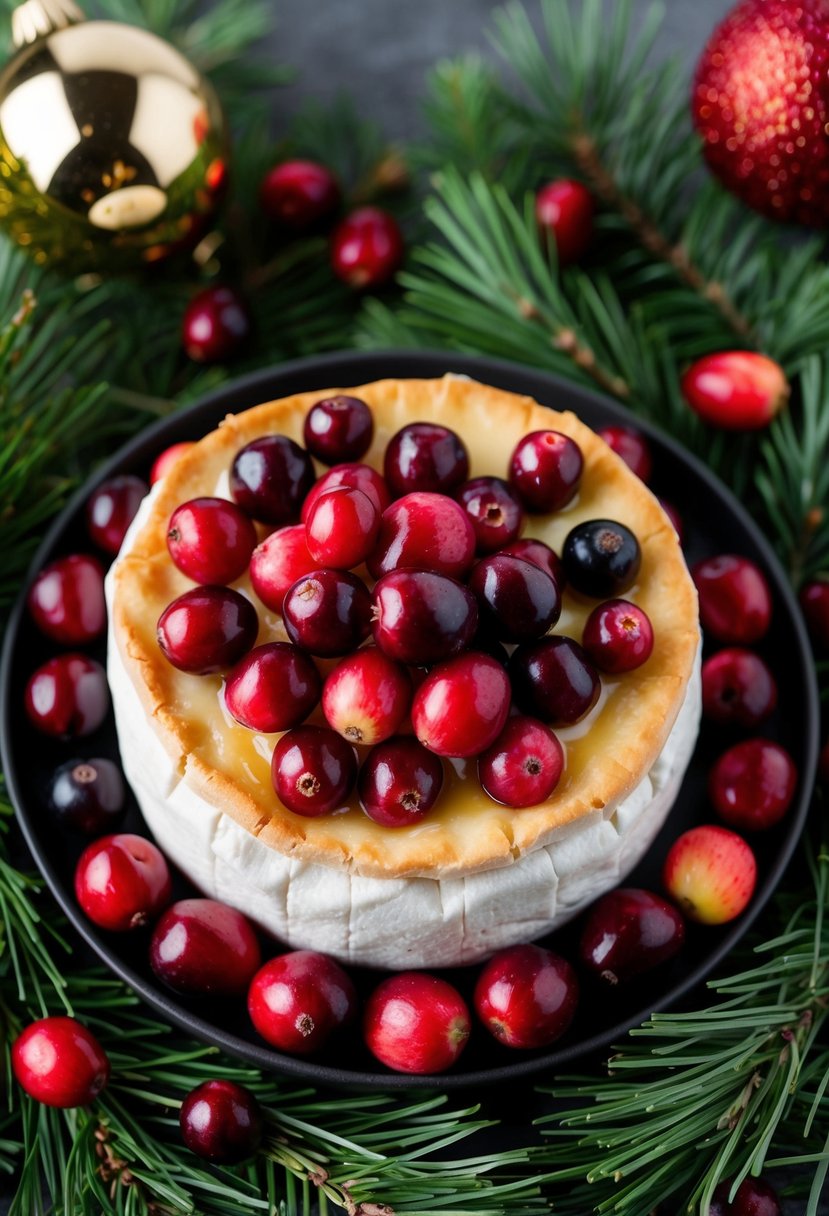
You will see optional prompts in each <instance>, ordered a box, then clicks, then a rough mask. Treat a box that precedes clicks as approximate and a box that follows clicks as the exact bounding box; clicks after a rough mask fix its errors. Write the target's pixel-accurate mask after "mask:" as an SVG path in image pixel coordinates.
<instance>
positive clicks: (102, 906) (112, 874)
mask: <svg viewBox="0 0 829 1216" xmlns="http://www.w3.org/2000/svg"><path fill="white" fill-rule="evenodd" d="M172 890H173V888H172V883H171V881H170V871H169V870H168V868H167V862H166V861H165V860H164V854H163V853H162V852H161V851H160V850H159V849H157V848H156V846H155V845H154V844H153V842H152V841H151V840H146V839H145V838H144V837H143V836H133V835H131V834H130V833H128V832H127V833H122V834H121V835H118V836H102V837H101V839H100V840H96V841H94V842H93V843H92V844H90V845H88V846H87V847H86V848H85V849H84V851H83V853H81V855H80V858H79V859H78V864H77V866H76V867H75V897H76V899H77V901H78V903H79V904H80V905H81V907H82V908H83V910H84V912H85V913H86V915H87V916H88V917H89V919H90V920H91V921H92V922H93V923H94V924H96V925H99V926H100V927H101V928H102V929H110V930H112V931H114V932H119V933H123V932H126V931H127V930H129V929H137V928H139V927H140V926H141V925H146V924H147V922H148V921H149V920H152V918H153V917H155V916H158V914H159V912H161V910H162V909H163V908H165V907H166V906H167V904H168V903H169V902H170V896H171V894H172Z"/></svg>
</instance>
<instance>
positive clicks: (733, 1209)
mask: <svg viewBox="0 0 829 1216" xmlns="http://www.w3.org/2000/svg"><path fill="white" fill-rule="evenodd" d="M731 1186H732V1183H731V1182H721V1183H720V1184H719V1186H718V1187H717V1188H716V1189H715V1191H714V1194H713V1197H712V1199H711V1203H710V1205H709V1208H708V1216H782V1211H783V1209H782V1208H781V1206H780V1200H779V1199H778V1198H777V1195H776V1193H775V1191H774V1190H773V1189H772V1188H771V1187H770V1186H769V1184H768V1183H767V1182H766V1181H765V1180H764V1179H763V1178H744V1179H743V1181H742V1182H741V1183H740V1185H739V1186H738V1187H737V1190H736V1192H735V1194H734V1198H733V1199H732V1201H731V1203H729V1202H728V1196H729V1194H730V1192H731Z"/></svg>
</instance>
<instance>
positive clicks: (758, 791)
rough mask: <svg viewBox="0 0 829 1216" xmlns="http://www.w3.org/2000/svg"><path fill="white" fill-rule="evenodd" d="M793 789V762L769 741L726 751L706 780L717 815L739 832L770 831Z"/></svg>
mask: <svg viewBox="0 0 829 1216" xmlns="http://www.w3.org/2000/svg"><path fill="white" fill-rule="evenodd" d="M796 788H797V769H796V768H795V765H794V761H793V760H792V758H791V756H790V755H789V753H788V752H787V751H786V749H785V748H783V747H781V746H780V745H779V744H778V743H772V741H771V740H770V739H745V740H744V741H743V742H742V743H737V744H735V746H734V747H730V748H729V749H728V751H726V752H724V753H723V754H722V755H721V756H720V758H719V760H718V761H717V763H716V764H715V765H714V767H713V768H712V769H711V772H710V774H709V777H708V795H709V797H710V799H711V802H712V803H713V805H714V808H715V810H716V811H717V814H718V815H719V816H720V818H721V819H723V820H724V821H725V822H726V823H727V824H728V826H729V827H732V828H736V829H737V830H738V831H740V832H746V831H749V832H750V831H764V830H765V829H766V828H771V827H774V825H775V824H776V823H779V822H780V820H781V819H782V818H783V816H784V815H785V814H786V812H787V811H788V809H789V807H790V806H791V802H792V798H793V797H794V792H795V789H796Z"/></svg>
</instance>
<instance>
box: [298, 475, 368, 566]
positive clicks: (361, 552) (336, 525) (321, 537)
mask: <svg viewBox="0 0 829 1216" xmlns="http://www.w3.org/2000/svg"><path fill="white" fill-rule="evenodd" d="M379 531H380V516H379V514H378V513H377V508H376V507H375V506H374V503H373V502H372V501H371V499H370V498H369V497H368V495H367V494H364V493H363V491H362V490H355V489H354V488H353V487H352V486H335V487H334V488H333V489H331V490H326V491H325V493H323V494H320V496H319V497H318V498H317V500H316V502H315V503H314V505H313V507H312V508H311V510H310V511H309V512H308V518H307V520H306V523H305V534H306V544H307V545H308V552H309V553H310V554H311V556H312V557H313V558H314V559H315V560H316V561H317V563H318V564H319V565H320V566H333V567H335V568H337V569H342V570H349V569H351V567H353V566H359V565H360V563H361V562H364V561H365V559H366V558H367V557H368V555H369V553H370V552H371V550H372V549H373V548H374V542H375V541H376V540H377V533H378V532H379Z"/></svg>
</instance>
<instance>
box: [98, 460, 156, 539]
mask: <svg viewBox="0 0 829 1216" xmlns="http://www.w3.org/2000/svg"><path fill="white" fill-rule="evenodd" d="M149 492H150V487H149V486H148V485H147V483H146V481H142V480H141V478H140V477H133V476H132V475H131V474H129V473H122V474H121V475H120V476H118V477H110V479H109V480H108V481H105V482H103V483H102V484H101V485H99V486H98V489H97V490H95V491H94V492H93V493H92V495H91V496H90V498H89V499H88V500H87V504H86V526H87V529H88V530H89V535H90V536H91V538H92V540H93V542H94V543H95V544H96V545H97V546H98V548H99V549H103V551H104V552H105V553H110V554H112V555H113V556H114V555H115V554H116V553H117V552H118V551H119V549H120V548H121V545H122V544H123V543H124V537H125V536H126V534H127V529H128V528H129V526H130V524H131V523H132V521H133V520H134V519H135V517H136V515H137V514H138V508H139V507H140V506H141V502H142V500H143V499H144V497H145V496H146V495H147V494H149Z"/></svg>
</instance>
